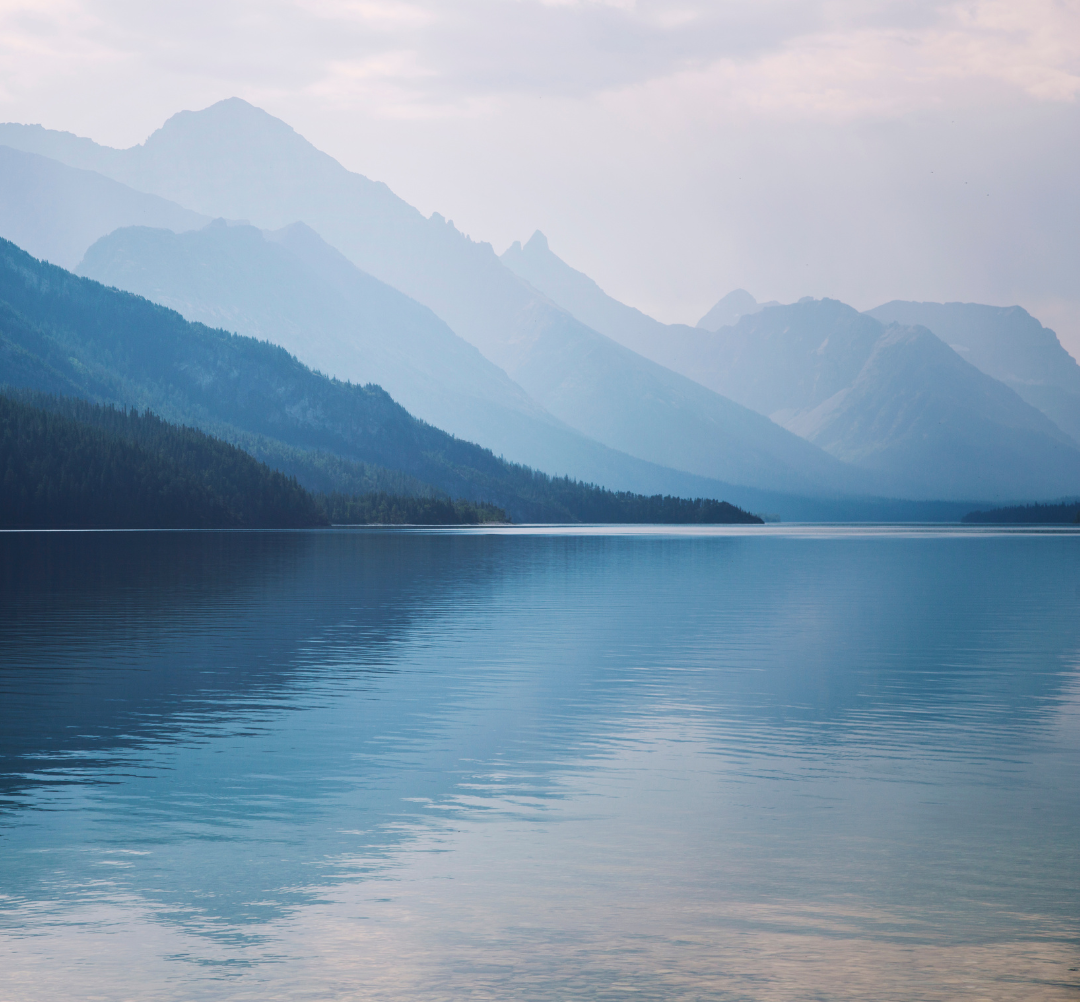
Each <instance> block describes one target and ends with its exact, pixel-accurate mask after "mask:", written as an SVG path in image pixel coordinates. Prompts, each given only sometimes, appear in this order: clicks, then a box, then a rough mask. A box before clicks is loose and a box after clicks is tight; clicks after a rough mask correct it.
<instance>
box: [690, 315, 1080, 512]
mask: <svg viewBox="0 0 1080 1002" xmlns="http://www.w3.org/2000/svg"><path fill="white" fill-rule="evenodd" d="M714 336H715V338H716V340H715V342H714V345H713V351H712V353H711V356H710V360H709V364H710V369H709V378H710V379H711V380H712V381H714V382H716V383H720V384H721V385H722V386H723V387H724V388H726V389H727V390H728V392H730V393H731V395H732V396H734V397H736V398H737V399H739V400H740V401H741V402H742V403H745V404H746V405H747V406H751V407H754V408H755V409H757V410H759V411H761V412H762V413H767V414H770V415H771V416H772V417H773V419H774V420H776V421H778V422H781V423H783V424H784V426H785V427H787V428H789V429H790V430H792V431H795V432H796V433H798V434H800V435H803V436H805V437H806V438H807V439H809V440H810V441H812V442H815V443H816V444H818V445H820V446H821V447H822V448H823V449H825V450H826V451H827V452H829V453H830V454H831V455H834V456H836V457H837V458H840V459H844V460H846V461H847V462H851V463H854V464H857V465H859V466H861V467H863V468H866V469H871V470H875V471H878V472H879V473H881V474H883V475H885V476H888V477H889V478H890V479H891V481H892V482H893V484H894V485H896V486H897V488H898V489H902V491H903V493H904V494H906V495H908V496H915V497H947V498H959V497H976V496H978V497H993V498H1028V497H1053V496H1059V495H1062V494H1066V493H1070V492H1073V491H1076V490H1077V489H1078V488H1080V451H1078V450H1077V449H1076V448H1075V443H1073V442H1072V440H1071V439H1069V437H1068V436H1067V435H1065V434H1064V433H1063V432H1061V430H1060V429H1059V428H1057V426H1056V425H1054V424H1053V422H1051V421H1050V420H1048V419H1047V418H1046V417H1045V415H1043V414H1041V413H1040V412H1039V411H1037V410H1036V409H1035V408H1033V407H1031V406H1030V405H1028V404H1027V403H1025V402H1024V401H1023V400H1021V399H1020V397H1018V396H1017V395H1016V394H1015V393H1014V392H1013V391H1012V390H1011V389H1010V388H1009V387H1007V386H1005V385H1004V384H1003V383H1001V382H999V381H997V380H995V379H992V378H991V377H989V376H987V375H986V374H985V373H982V372H980V371H979V370H978V369H976V368H975V366H973V365H971V364H970V363H968V362H965V361H964V360H963V359H962V358H961V357H960V356H959V355H958V354H957V353H956V352H954V351H953V350H952V349H951V348H949V346H948V345H946V344H944V342H942V341H941V340H940V339H938V338H937V337H936V336H934V335H933V334H932V333H931V332H930V331H928V330H926V329H925V328H901V327H898V326H892V327H889V328H886V327H885V326H884V325H883V324H881V323H880V322H879V321H877V320H875V319H874V318H873V317H870V316H867V315H866V314H861V313H859V312H857V311H856V310H854V309H852V308H851V307H849V306H846V305H844V304H843V303H839V302H837V301H836V300H829V299H824V300H817V301H809V302H802V303H797V304H794V305H791V306H774V307H770V308H767V309H764V310H762V311H761V312H760V313H757V314H753V315H750V316H745V317H743V318H742V320H740V321H739V322H738V323H737V324H736V325H735V326H734V327H730V328H722V329H721V330H720V331H719V332H717V333H716V334H715V335H714Z"/></svg>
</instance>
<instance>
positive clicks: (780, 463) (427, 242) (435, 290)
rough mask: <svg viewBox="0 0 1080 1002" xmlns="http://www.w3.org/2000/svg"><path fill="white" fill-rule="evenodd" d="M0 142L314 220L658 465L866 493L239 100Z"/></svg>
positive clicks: (216, 209) (271, 222) (166, 187)
mask: <svg viewBox="0 0 1080 1002" xmlns="http://www.w3.org/2000/svg"><path fill="white" fill-rule="evenodd" d="M0 142H3V143H7V144H9V145H13V146H20V145H21V146H22V147H23V148H27V149H31V150H32V151H34V152H38V153H41V154H44V155H48V156H52V157H56V158H57V159H60V160H64V161H65V162H68V163H71V164H73V165H77V166H80V167H93V168H94V169H96V170H99V171H101V172H102V173H105V174H108V175H109V176H111V177H113V178H115V179H116V180H119V181H122V182H123V183H125V184H128V185H130V186H132V187H134V188H136V189H138V190H140V191H148V192H152V193H154V194H158V195H161V196H162V197H166V198H170V199H173V200H176V201H177V202H179V203H180V204H183V205H187V206H189V207H191V208H192V209H194V210H196V211H199V212H202V213H205V214H208V215H211V216H215V217H225V218H233V219H248V220H250V221H251V222H252V223H253V224H255V225H257V226H260V227H265V228H271V229H277V228H280V227H283V226H286V225H288V224H290V223H292V222H295V221H297V220H302V221H304V222H305V223H307V224H308V225H310V226H311V227H312V228H313V229H314V230H315V231H316V232H317V233H318V234H319V235H320V236H321V237H322V238H323V239H325V240H326V241H328V242H329V243H330V244H332V245H333V246H334V247H336V248H337V249H338V250H340V251H341V252H342V253H344V254H345V256H346V257H348V258H349V259H350V260H351V261H352V262H353V263H354V264H355V265H357V266H358V267H359V268H361V269H363V270H364V271H366V272H368V273H369V274H371V275H373V276H375V277H376V278H378V279H380V280H381V281H383V282H386V283H387V284H389V285H392V286H393V287H395V288H397V289H398V290H400V291H402V292H405V293H406V294H408V295H409V296H412V297H413V298H414V299H416V300H418V301H419V302H421V303H423V304H424V305H426V306H427V307H429V308H430V309H431V310H433V311H434V312H435V313H436V314H437V315H438V316H439V317H441V318H442V319H443V320H444V321H446V322H447V323H448V324H449V325H450V327H451V329H452V330H453V331H454V332H455V333H456V334H458V335H459V336H461V337H462V338H464V339H465V340H466V341H468V342H470V343H471V344H473V345H474V346H475V347H477V348H479V350H480V351H481V352H482V353H483V354H484V355H485V356H486V357H487V358H488V359H489V360H490V361H492V362H494V363H495V365H497V366H499V367H500V368H502V369H503V370H504V371H505V372H506V373H507V374H508V375H509V376H510V377H511V379H513V380H514V381H515V382H517V383H518V384H519V385H520V386H521V387H523V388H524V389H525V391H526V392H527V393H528V394H529V395H530V396H532V397H533V398H534V399H535V400H536V401H537V402H538V403H540V404H541V405H542V406H543V407H544V408H546V409H547V410H548V411H549V412H550V413H551V414H553V415H554V416H555V417H556V418H558V419H560V420H562V421H563V422H565V423H566V424H567V425H570V426H571V427H572V428H574V429H576V430H577V431H578V432H580V433H582V434H584V435H586V436H588V437H590V438H593V439H596V440H597V441H599V442H601V443H603V444H604V445H607V446H609V447H610V448H613V449H616V450H620V451H622V452H626V453H628V454H630V455H632V456H636V457H638V458H639V459H644V460H647V461H649V462H651V463H654V464H659V465H663V466H668V467H674V468H675V469H677V470H681V471H685V472H688V473H692V474H696V475H698V476H702V477H708V478H715V479H718V480H722V481H725V482H728V483H737V484H741V485H745V486H750V487H756V488H759V489H768V490H773V491H786V492H801V493H815V494H823V495H831V496H835V495H837V494H838V493H843V492H847V493H865V492H868V491H870V490H872V489H873V488H874V487H875V486H876V480H875V479H874V478H873V477H872V476H867V475H866V474H865V473H863V472H861V471H859V470H856V469H853V468H850V467H847V466H845V465H844V464H842V463H839V462H837V461H836V460H835V459H833V458H832V457H830V456H827V455H825V454H824V453H822V452H821V450H819V449H816V448H814V447H812V446H811V445H809V444H808V443H807V442H805V441H803V440H800V439H799V438H798V437H796V436H793V435H790V434H788V433H786V432H784V430H783V429H780V428H778V427H776V426H775V425H773V424H771V423H770V422H768V421H763V420H761V418H760V416H759V415H756V414H753V413H750V412H747V411H746V410H745V409H744V408H741V407H738V406H735V405H733V404H732V403H731V402H730V401H728V400H724V399H722V398H721V397H719V396H718V395H717V394H715V393H711V392H708V391H707V390H704V389H703V388H702V387H701V386H698V385H695V384H694V383H693V381H692V380H689V379H687V378H685V377H681V376H679V375H677V374H676V373H674V372H672V371H670V370H665V369H664V368H663V367H662V366H660V365H657V364H655V363H654V362H651V361H649V360H647V359H645V358H643V357H641V356H639V355H636V354H634V353H633V352H631V351H628V350H627V349H626V348H625V347H623V346H622V345H619V344H617V343H615V342H614V341H613V340H611V339H609V338H607V337H605V336H603V335H602V334H600V333H598V332H596V331H593V330H592V329H591V328H589V327H587V326H586V325H585V324H583V323H581V322H580V321H578V320H576V319H575V318H574V317H573V316H571V315H570V314H569V313H568V312H566V311H565V310H563V309H561V308H560V307H558V306H557V305H556V304H555V303H553V302H551V301H550V300H549V299H548V298H546V297H545V296H543V295H542V294H540V293H538V292H537V290H536V289H534V288H533V287H532V286H531V285H530V284H529V283H528V282H526V281H524V280H523V279H521V278H520V277H518V276H517V275H515V274H513V272H511V271H510V270H509V269H508V268H507V267H505V266H504V265H503V264H502V262H501V261H500V260H499V259H498V257H497V256H496V255H495V253H494V251H493V250H492V248H491V246H490V245H489V244H482V243H476V242H474V241H472V240H470V239H469V238H468V237H466V236H465V235H464V234H462V233H460V232H459V231H458V230H457V229H456V228H455V227H454V226H453V224H452V223H449V222H447V221H446V220H445V219H443V217H441V216H439V215H438V214H434V215H433V216H432V217H431V218H429V219H425V218H424V217H423V216H422V215H421V214H420V213H419V212H417V211H416V210H415V209H413V208H412V207H411V206H409V205H408V204H407V203H405V202H404V201H402V200H401V199H399V198H398V197H397V196H395V195H394V194H393V193H392V192H391V191H390V189H389V188H387V187H386V185H384V184H380V183H376V182H373V181H370V180H369V179H367V178H365V177H362V176H361V175H359V174H354V173H352V172H350V171H348V170H346V169H345V168H344V167H342V166H341V165H340V164H338V163H337V162H336V161H335V160H333V158H331V157H329V156H327V155H326V154H325V153H322V152H320V151H319V150H317V149H315V147H314V146H312V145H311V144H310V143H308V142H307V141H306V140H304V139H302V138H301V137H300V136H298V135H297V134H296V133H295V132H294V131H293V130H292V129H291V128H290V127H289V126H287V125H286V124H285V123H284V122H281V121H279V120H277V119H275V118H273V117H272V116H270V115H268V114H266V113H265V112H263V111H261V110H259V109H257V108H253V107H252V106H251V105H249V104H247V103H245V102H243V101H240V100H238V99H235V98H234V99H230V100H228V101H223V102H220V103H218V104H216V105H213V106H212V107H210V108H207V109H205V110H204V111H200V112H182V113H180V114H178V115H174V116H173V117H172V118H171V119H169V121H168V122H167V123H166V124H165V125H164V126H163V127H162V128H161V129H159V130H158V131H157V132H155V133H154V134H153V135H152V136H151V137H150V138H149V139H148V140H147V141H146V143H144V144H143V145H141V146H136V147H132V148H131V149H129V150H110V149H107V148H104V147H98V146H95V145H94V144H88V143H87V141H85V140H79V139H77V138H76V137H74V136H70V135H68V134H64V133H51V132H47V131H46V130H43V129H40V128H37V127H32V126H13V125H8V126H2V127H0Z"/></svg>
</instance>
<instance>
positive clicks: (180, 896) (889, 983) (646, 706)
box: [0, 527, 1080, 1002]
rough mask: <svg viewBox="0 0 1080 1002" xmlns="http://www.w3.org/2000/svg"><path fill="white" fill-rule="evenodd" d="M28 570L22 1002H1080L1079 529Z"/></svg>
mask: <svg viewBox="0 0 1080 1002" xmlns="http://www.w3.org/2000/svg"><path fill="white" fill-rule="evenodd" d="M0 561H2V563H0V568H2V570H0V575H2V577H0V590H2V596H0V597H2V606H0V659H2V660H0V756H2V758H0V999H4V1000H7V999H12V1000H20V1002H21V1000H37V999H80V1000H81V999H102V1000H114V999H116V1000H120V999H170V1000H172V999H176V1000H181V999H185V1000H186V999H195V1000H203V999H206V1000H219V999H227V1000H233V999H253V1000H254V999H278V998H281V999H304V1000H307V999H380V1000H382V999H386V1000H391V999H394V1000H396V999H402V1000H404V999H410V1000H412V999H454V1000H456V999H545V1000H546V999H579V998H580V999H594V998H595V999H622V998H636V999H714V998H715V999H770V1000H771V999H785V1000H786V999H791V1000H796V999H800V1000H801V999H860V1000H862V999H896V1000H912V999H957V998H960V999H968V998H970V999H1043V998H1045V999H1075V998H1077V997H1078V995H1080V974H1078V972H1077V968H1078V967H1080V713H1078V707H1080V686H1078V682H1080V614H1078V613H1080V534H1076V533H1072V532H1064V531H1062V532H1041V533H1024V532H1012V533H1004V534H1002V533H993V532H989V531H982V530H975V531H963V532H957V531H931V530H926V531H912V530H894V529H881V530H865V531H851V530H840V529H837V530H829V529H818V530H799V529H797V528H793V529H782V528H771V527H769V528H757V527H751V528H748V529H739V530H734V531H731V530H718V531H712V532H709V531H704V532H693V531H678V530H673V531H672V532H670V533H655V532H634V531H624V530H620V531H616V532H613V531H606V532H604V531H597V532H591V533H590V532H589V531H588V530H583V531H580V532H565V531H552V532H544V531H525V530H505V531H492V532H415V531H413V532H409V531H398V532H393V531H385V532H383V531H328V532H312V533H282V534H276V533H6V534H0Z"/></svg>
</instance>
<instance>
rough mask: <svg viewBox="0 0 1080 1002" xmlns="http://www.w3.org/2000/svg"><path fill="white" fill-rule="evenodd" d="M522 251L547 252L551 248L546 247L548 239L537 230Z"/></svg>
mask: <svg viewBox="0 0 1080 1002" xmlns="http://www.w3.org/2000/svg"><path fill="white" fill-rule="evenodd" d="M524 249H525V250H526V251H547V250H550V249H551V248H550V247H548V238H547V237H545V236H544V234H543V233H541V232H540V231H539V230H537V231H536V232H535V233H534V234H533V235H532V236H531V237H529V239H528V242H527V243H526V244H525V248H524Z"/></svg>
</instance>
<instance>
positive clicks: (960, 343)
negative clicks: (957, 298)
mask: <svg viewBox="0 0 1080 1002" xmlns="http://www.w3.org/2000/svg"><path fill="white" fill-rule="evenodd" d="M868 314H869V316H872V317H874V318H876V319H878V320H880V321H881V322H882V323H901V324H909V325H911V324H921V325H922V326H923V327H927V328H929V329H930V330H932V331H933V332H934V333H935V334H936V335H937V336H938V337H939V338H941V339H942V340H943V341H945V342H946V343H947V344H948V345H949V346H950V347H951V348H952V349H953V350H954V351H956V352H957V353H958V354H959V355H960V356H961V357H963V358H965V359H967V360H968V361H969V362H971V364H972V365H974V366H976V367H977V368H978V369H981V370H982V371H983V372H985V373H986V374H987V375H988V376H993V377H994V378H995V379H999V380H1001V382H1003V383H1005V385H1006V386H1010V387H1012V389H1014V390H1015V391H1016V392H1017V393H1018V394H1019V395H1020V396H1021V397H1023V398H1024V399H1025V400H1026V401H1027V402H1028V403H1029V404H1031V405H1032V407H1037V408H1038V409H1039V410H1041V411H1042V412H1043V413H1044V414H1045V415H1046V416H1047V417H1048V418H1050V420H1051V421H1053V422H1054V423H1055V424H1056V425H1057V426H1058V427H1059V428H1061V430H1062V431H1064V432H1066V433H1067V434H1069V435H1071V436H1072V438H1073V439H1074V440H1076V441H1077V442H1080V365H1077V363H1076V359H1074V358H1073V357H1072V355H1070V354H1069V353H1068V352H1067V351H1066V350H1065V349H1064V348H1063V347H1062V346H1061V342H1060V341H1058V339H1057V335H1056V334H1055V333H1054V332H1053V331H1052V330H1050V329H1049V328H1047V327H1043V325H1042V324H1041V323H1039V321H1038V320H1036V319H1035V318H1034V317H1033V316H1032V315H1031V314H1030V313H1028V312H1027V310H1024V309H1022V308H1021V307H1019V306H983V305H981V304H979V303H908V302H901V301H899V300H895V301H893V302H891V303H886V304H885V305H884V306H879V307H877V308H876V309H873V310H869V311H868Z"/></svg>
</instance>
